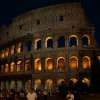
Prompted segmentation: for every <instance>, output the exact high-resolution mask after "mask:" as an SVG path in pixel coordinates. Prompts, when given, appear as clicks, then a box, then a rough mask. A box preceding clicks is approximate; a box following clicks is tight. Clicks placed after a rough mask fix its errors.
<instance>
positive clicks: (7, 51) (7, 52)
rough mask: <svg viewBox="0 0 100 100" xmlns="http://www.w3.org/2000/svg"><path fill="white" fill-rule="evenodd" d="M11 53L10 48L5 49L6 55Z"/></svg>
mask: <svg viewBox="0 0 100 100" xmlns="http://www.w3.org/2000/svg"><path fill="white" fill-rule="evenodd" d="M8 55H9V48H7V49H6V50H5V56H6V57H7V56H8Z"/></svg>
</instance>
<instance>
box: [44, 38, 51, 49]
mask: <svg viewBox="0 0 100 100" xmlns="http://www.w3.org/2000/svg"><path fill="white" fill-rule="evenodd" d="M45 46H46V48H53V39H52V37H47V38H46V42H45Z"/></svg>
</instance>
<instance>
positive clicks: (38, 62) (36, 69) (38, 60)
mask: <svg viewBox="0 0 100 100" xmlns="http://www.w3.org/2000/svg"><path fill="white" fill-rule="evenodd" d="M41 70H42V68H41V61H40V59H36V60H35V71H39V72H40V71H41Z"/></svg>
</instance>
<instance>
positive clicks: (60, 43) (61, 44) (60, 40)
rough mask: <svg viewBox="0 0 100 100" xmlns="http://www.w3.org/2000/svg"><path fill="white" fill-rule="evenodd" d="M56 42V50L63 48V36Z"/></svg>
mask: <svg viewBox="0 0 100 100" xmlns="http://www.w3.org/2000/svg"><path fill="white" fill-rule="evenodd" d="M57 42H58V48H62V47H65V37H64V36H61V37H59V38H58V40H57Z"/></svg>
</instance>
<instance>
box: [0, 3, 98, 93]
mask: <svg viewBox="0 0 100 100" xmlns="http://www.w3.org/2000/svg"><path fill="white" fill-rule="evenodd" d="M94 32H95V27H94V25H93V24H91V23H90V21H89V20H88V17H87V16H86V14H85V11H84V9H83V8H82V6H81V4H80V3H79V2H77V3H64V4H57V5H51V6H47V7H42V8H37V9H33V10H31V11H28V12H26V13H24V14H22V15H19V16H17V17H16V18H14V19H12V22H11V23H10V24H9V25H8V26H2V27H1V28H0V33H2V34H0V88H1V90H3V89H15V88H16V89H17V90H21V89H23V88H25V89H27V88H28V87H29V86H30V85H32V86H33V87H34V88H35V89H40V88H46V89H48V90H49V91H53V89H54V87H57V86H58V85H60V84H61V82H62V81H65V82H66V83H68V82H69V81H73V83H77V82H78V80H81V81H82V82H83V83H86V84H88V85H89V86H90V85H91V84H92V83H91V82H92V77H91V72H92V67H93V57H94V51H96V52H95V55H96V57H98V60H99V61H100V52H99V51H100V49H98V48H97V47H96V40H95V38H94ZM1 93H2V92H1Z"/></svg>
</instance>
